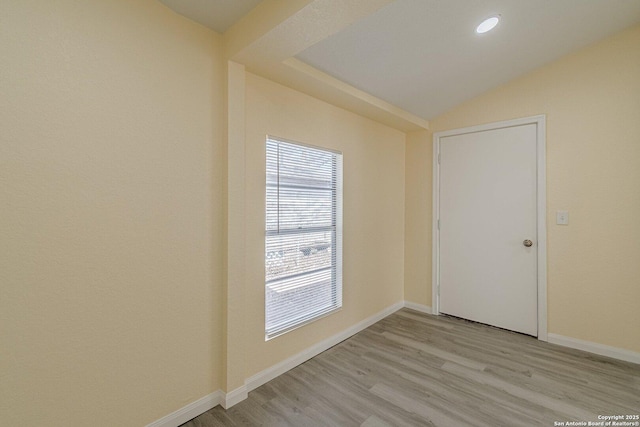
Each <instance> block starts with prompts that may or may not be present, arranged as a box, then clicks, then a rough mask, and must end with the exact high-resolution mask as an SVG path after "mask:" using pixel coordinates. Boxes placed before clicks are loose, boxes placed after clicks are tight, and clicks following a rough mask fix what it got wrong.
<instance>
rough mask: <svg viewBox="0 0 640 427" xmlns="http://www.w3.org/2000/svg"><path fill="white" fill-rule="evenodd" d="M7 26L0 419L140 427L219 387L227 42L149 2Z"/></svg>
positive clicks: (1, 89)
mask: <svg viewBox="0 0 640 427" xmlns="http://www.w3.org/2000/svg"><path fill="white" fill-rule="evenodd" d="M0 17H1V18H0V33H1V34H0V39H1V40H2V42H1V43H0V70H2V71H1V74H0V93H1V94H2V95H1V96H0V129H1V131H0V217H1V220H0V242H1V244H0V420H1V421H0V424H2V425H41V426H44V425H46V426H77V425H85V424H91V425H96V426H140V425H144V424H146V423H149V422H151V421H154V420H156V419H158V418H160V417H162V416H164V415H166V414H168V413H170V412H172V411H174V410H176V409H178V408H181V407H183V406H184V405H186V404H188V403H190V402H192V401H194V400H196V399H198V398H200V397H202V396H204V395H206V394H208V393H211V392H213V391H214V390H217V389H218V388H219V387H220V384H219V375H220V372H219V367H220V365H221V360H220V358H221V354H220V351H219V347H220V339H221V338H220V335H221V328H220V326H219V323H220V320H221V319H220V316H221V300H220V286H221V283H220V282H221V274H220V270H221V260H222V256H221V253H220V250H221V247H220V242H219V239H220V236H221V232H222V226H223V224H222V216H221V215H222V211H221V205H222V198H221V190H222V188H221V184H220V182H221V178H222V176H221V171H222V167H221V165H222V163H221V161H222V156H221V155H220V152H219V151H220V149H221V144H222V135H221V133H220V131H221V123H222V115H223V110H222V107H223V100H222V90H223V88H222V86H221V85H222V83H223V74H222V68H221V67H222V61H221V53H220V51H221V46H220V36H219V35H217V34H215V33H214V32H212V31H209V30H207V29H205V28H204V27H201V26H199V25H197V24H194V23H192V22H190V21H188V20H186V19H184V18H182V17H180V16H178V15H176V14H175V13H173V12H172V11H170V10H169V9H167V8H165V7H164V6H162V5H161V3H160V2H157V1H155V0H144V1H141V0H136V1H128V0H126V1H125V0H121V1H118V0H109V1H105V0H101V1H92V2H78V1H70V0H68V1H55V2H49V1H39V0H32V1H30V0H3V1H2V2H0Z"/></svg>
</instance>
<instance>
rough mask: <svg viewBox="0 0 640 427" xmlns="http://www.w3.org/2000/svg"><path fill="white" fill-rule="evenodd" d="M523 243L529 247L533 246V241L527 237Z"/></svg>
mask: <svg viewBox="0 0 640 427" xmlns="http://www.w3.org/2000/svg"><path fill="white" fill-rule="evenodd" d="M522 244H523V245H525V246H526V247H528V248H529V247H531V246H532V245H533V242H532V241H531V240H529V239H527V240H525V241H524V242H522Z"/></svg>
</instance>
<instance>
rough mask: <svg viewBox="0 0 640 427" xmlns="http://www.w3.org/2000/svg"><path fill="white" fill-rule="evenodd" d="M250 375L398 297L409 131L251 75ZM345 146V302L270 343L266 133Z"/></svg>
mask: <svg viewBox="0 0 640 427" xmlns="http://www.w3.org/2000/svg"><path fill="white" fill-rule="evenodd" d="M246 100H247V104H246V199H245V201H246V203H245V206H246V209H247V211H246V221H247V227H246V238H247V241H246V249H247V257H246V268H247V271H246V280H247V282H246V290H245V292H246V307H245V310H246V313H247V316H246V325H245V330H246V340H247V341H246V346H245V350H246V376H247V377H249V376H251V375H254V374H256V373H258V372H259V371H261V370H263V369H265V368H268V367H270V366H272V365H274V364H276V363H278V362H280V361H282V360H284V359H286V358H287V357H290V356H293V355H295V354H297V353H298V352H301V351H303V350H305V349H306V348H308V347H310V346H311V345H313V344H316V343H317V342H319V341H321V340H323V339H325V338H328V337H330V336H332V335H335V334H337V333H339V332H341V331H343V330H345V329H346V328H348V327H349V326H352V325H354V324H355V323H357V322H359V321H361V320H363V319H365V318H367V317H369V316H371V315H373V314H375V313H377V312H379V311H381V310H383V309H385V308H387V307H389V306H390V305H392V304H394V303H397V302H400V301H402V299H403V290H402V284H403V277H404V272H403V270H404V237H403V236H404V162H405V152H404V143H405V134H404V133H402V132H400V131H397V130H394V129H391V128H389V127H387V126H384V125H381V124H379V123H376V122H374V121H371V120H369V119H365V118H363V117H361V116H358V115H356V114H353V113H349V112H347V111H345V110H342V109H340V108H337V107H334V106H331V105H329V104H327V103H324V102H322V101H319V100H317V99H315V98H312V97H310V96H307V95H303V94H302V93H300V92H296V91H294V90H291V89H288V88H285V87H284V86H280V85H278V84H276V83H273V82H271V81H269V80H265V79H263V78H261V77H258V76H255V75H253V74H250V73H247V87H246ZM267 134H270V135H274V136H279V137H282V138H286V139H289V140H294V141H300V142H303V143H306V144H312V145H316V146H320V147H327V148H331V149H335V150H340V151H342V153H343V162H344V209H343V211H344V218H343V226H344V244H343V265H344V267H343V308H342V310H341V311H340V312H338V313H334V314H332V315H330V316H328V317H325V318H323V319H321V320H318V321H316V322H314V323H312V324H309V325H307V326H304V327H302V328H299V329H297V330H294V331H292V332H289V333H287V334H285V335H282V336H280V337H277V338H274V339H272V340H270V341H268V342H265V340H264V210H265V207H264V200H265V136H266V135H267Z"/></svg>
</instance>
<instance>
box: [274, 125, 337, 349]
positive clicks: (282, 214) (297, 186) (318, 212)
mask: <svg viewBox="0 0 640 427" xmlns="http://www.w3.org/2000/svg"><path fill="white" fill-rule="evenodd" d="M266 154H267V188H266V207H267V209H266V247H265V297H266V298H265V301H266V328H265V329H266V336H267V338H272V337H274V336H276V335H280V334H282V333H284V332H286V331H288V330H290V329H293V328H295V327H297V326H300V325H302V324H305V323H307V322H309V321H311V320H313V319H316V318H318V317H320V316H323V315H324V314H327V313H329V312H331V311H333V310H335V309H337V308H339V307H341V305H342V280H341V271H340V270H341V241H342V238H341V235H340V233H341V225H340V221H341V212H340V210H341V209H340V207H341V202H342V200H341V198H342V197H341V174H342V159H341V155H340V154H338V153H334V152H331V151H326V150H322V149H318V148H312V147H307V146H303V145H298V144H294V143H290V142H286V141H281V140H277V139H274V138H268V139H267V150H266Z"/></svg>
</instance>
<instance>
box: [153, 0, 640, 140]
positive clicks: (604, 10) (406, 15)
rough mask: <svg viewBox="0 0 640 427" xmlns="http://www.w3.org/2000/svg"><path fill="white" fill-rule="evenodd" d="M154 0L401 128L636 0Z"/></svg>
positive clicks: (264, 64) (580, 36) (582, 35)
mask: <svg viewBox="0 0 640 427" xmlns="http://www.w3.org/2000/svg"><path fill="white" fill-rule="evenodd" d="M160 1H162V2H163V3H165V4H166V5H167V6H169V7H171V8H173V9H174V10H175V11H176V12H178V13H181V14H183V15H185V16H187V17H189V18H190V19H193V20H195V21H197V22H200V23H202V24H204V25H207V26H209V27H211V28H213V29H214V30H216V31H218V32H221V33H224V37H225V42H226V45H227V54H228V58H229V59H232V60H234V61H237V62H240V63H243V64H245V65H246V66H247V69H249V70H250V71H253V72H255V73H257V74H261V75H264V76H266V77H269V78H271V79H273V80H276V81H278V82H280V83H283V84H286V85H288V86H291V87H293V88H295V89H298V90H302V91H303V92H306V93H310V94H311V95H314V96H317V97H319V98H321V99H324V100H327V101H329V102H332V103H334V104H336V105H340V106H342V107H344V108H347V109H350V110H353V111H356V112H358V113H360V114H364V115H366V116H369V117H372V118H374V119H378V120H380V121H382V122H385V123H388V124H391V125H393V126H395V127H399V128H403V129H412V128H416V127H417V128H421V127H427V126H428V122H427V119H431V118H433V117H435V116H437V115H439V114H441V113H443V112H445V111H447V110H449V109H451V108H453V107H454V106H456V105H457V104H459V103H461V102H463V101H465V100H467V99H470V98H472V97H474V96H477V95H479V94H481V93H482V92H484V91H487V90H489V89H491V88H493V87H496V86H498V85H501V84H503V83H506V82H507V81H509V80H511V79H513V78H515V77H517V76H520V75H522V74H525V73H527V72H529V71H531V70H534V69H535V68H537V67H540V66H541V65H544V64H545V63H548V62H550V61H553V60H554V59H557V58H559V57H561V56H563V55H566V54H569V53H571V52H573V51H575V50H577V49H579V48H581V47H583V46H586V45H588V44H590V43H593V42H595V41H597V40H600V39H602V38H605V37H606V36H608V35H610V34H613V33H615V32H618V31H621V30H622V29H624V28H626V27H629V26H631V25H634V24H636V23H638V22H640V0H535V1H532V0H446V1H445V0H395V1H393V0H287V1H285V2H282V1H278V0H264V1H262V2H260V1H258V0H160ZM492 15H500V16H501V21H500V23H499V24H498V26H497V27H496V28H495V29H494V30H493V31H491V32H489V33H486V34H477V33H475V28H476V26H477V25H478V24H479V23H480V22H481V21H482V20H483V19H485V18H487V17H489V16H492ZM243 17H244V18H243ZM612 78H615V77H614V76H612Z"/></svg>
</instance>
